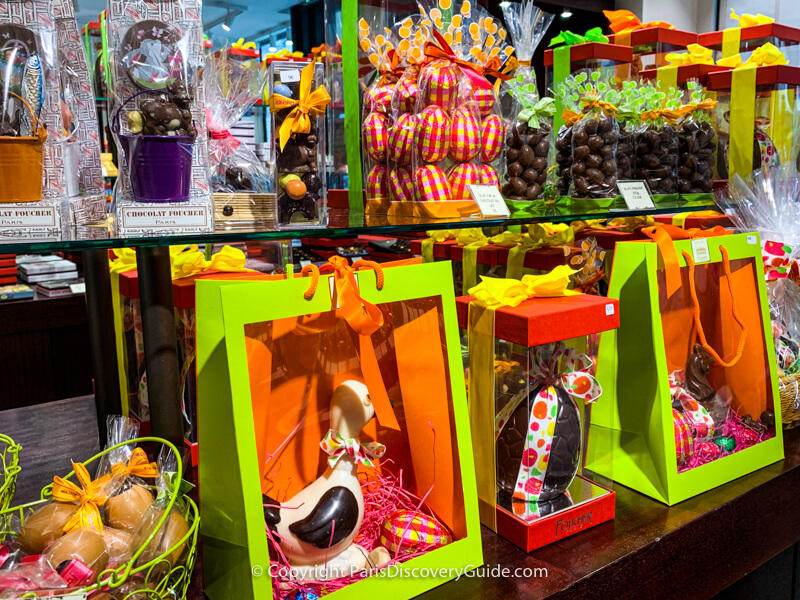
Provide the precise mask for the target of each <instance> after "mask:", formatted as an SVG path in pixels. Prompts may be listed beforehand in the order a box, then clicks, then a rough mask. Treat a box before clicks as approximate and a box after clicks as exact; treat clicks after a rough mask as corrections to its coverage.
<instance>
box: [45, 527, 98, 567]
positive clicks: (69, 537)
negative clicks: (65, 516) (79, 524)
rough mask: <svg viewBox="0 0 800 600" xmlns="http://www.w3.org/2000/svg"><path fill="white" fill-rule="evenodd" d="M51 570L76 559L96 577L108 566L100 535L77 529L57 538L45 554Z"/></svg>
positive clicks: (88, 530)
mask: <svg viewBox="0 0 800 600" xmlns="http://www.w3.org/2000/svg"><path fill="white" fill-rule="evenodd" d="M45 556H46V557H47V562H48V563H50V566H51V567H52V568H53V569H57V568H58V565H60V564H61V563H63V562H65V561H68V560H72V559H77V560H79V561H81V562H82V563H83V564H85V565H86V566H87V567H89V568H90V569H91V570H92V571H94V574H95V575H97V574H98V573H100V572H101V571H102V570H103V569H105V568H106V566H108V548H107V547H106V543H105V542H104V541H103V538H102V536H101V535H100V534H98V533H95V532H94V531H91V530H90V529H78V530H77V531H73V532H71V533H68V534H66V535H65V536H63V537H60V538H58V539H57V540H56V541H55V542H53V545H52V546H50V547H49V548H48V549H47V552H45Z"/></svg>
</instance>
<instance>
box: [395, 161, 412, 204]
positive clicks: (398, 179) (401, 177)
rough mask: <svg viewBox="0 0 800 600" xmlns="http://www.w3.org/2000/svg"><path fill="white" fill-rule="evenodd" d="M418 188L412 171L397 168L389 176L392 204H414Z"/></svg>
mask: <svg viewBox="0 0 800 600" xmlns="http://www.w3.org/2000/svg"><path fill="white" fill-rule="evenodd" d="M416 191H417V186H416V184H415V183H414V177H413V175H412V174H411V169H408V168H406V167H395V168H394V169H392V172H391V173H390V174H389V196H390V197H391V199H392V202H412V201H413V200H414V196H415V195H416Z"/></svg>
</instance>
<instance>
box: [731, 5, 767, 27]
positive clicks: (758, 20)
mask: <svg viewBox="0 0 800 600" xmlns="http://www.w3.org/2000/svg"><path fill="white" fill-rule="evenodd" d="M731 19H733V20H734V21H739V27H753V26H754V25H766V24H767V23H774V22H775V19H773V18H772V17H767V16H766V15H762V14H757V15H751V14H749V13H742V16H741V17H740V16H739V15H737V14H736V11H735V10H734V9H731Z"/></svg>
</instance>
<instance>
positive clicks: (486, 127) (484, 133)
mask: <svg viewBox="0 0 800 600" xmlns="http://www.w3.org/2000/svg"><path fill="white" fill-rule="evenodd" d="M505 139H506V127H505V125H503V120H502V119H501V118H500V117H498V116H497V115H489V116H487V117H486V118H484V119H483V123H481V160H482V161H483V162H487V163H488V162H492V161H493V160H495V159H496V158H497V157H498V156H500V153H501V152H502V151H503V143H504V142H505Z"/></svg>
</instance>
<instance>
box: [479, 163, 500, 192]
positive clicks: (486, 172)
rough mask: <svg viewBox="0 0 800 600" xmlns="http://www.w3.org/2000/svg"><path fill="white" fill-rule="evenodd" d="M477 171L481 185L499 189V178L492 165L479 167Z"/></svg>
mask: <svg viewBox="0 0 800 600" xmlns="http://www.w3.org/2000/svg"><path fill="white" fill-rule="evenodd" d="M478 171H479V172H480V174H481V185H496V186H497V187H498V189H499V188H500V178H499V177H498V176H497V171H495V170H494V167H493V166H492V165H479V166H478Z"/></svg>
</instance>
